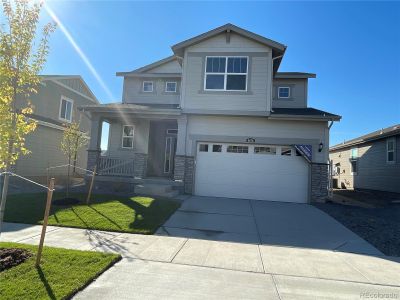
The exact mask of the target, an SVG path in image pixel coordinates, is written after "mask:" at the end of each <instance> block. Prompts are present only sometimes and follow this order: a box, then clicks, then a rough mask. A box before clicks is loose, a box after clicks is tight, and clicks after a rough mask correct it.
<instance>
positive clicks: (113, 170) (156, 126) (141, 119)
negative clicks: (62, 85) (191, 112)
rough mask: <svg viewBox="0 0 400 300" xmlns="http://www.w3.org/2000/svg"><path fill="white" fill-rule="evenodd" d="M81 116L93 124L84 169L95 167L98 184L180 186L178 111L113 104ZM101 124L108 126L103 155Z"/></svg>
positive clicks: (182, 159)
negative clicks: (101, 182) (108, 182)
mask: <svg viewBox="0 0 400 300" xmlns="http://www.w3.org/2000/svg"><path fill="white" fill-rule="evenodd" d="M81 110H82V111H83V112H84V113H87V114H88V115H89V117H90V119H91V132H90V136H91V138H90V144H89V146H88V169H94V167H95V166H96V167H97V173H98V174H99V176H98V180H103V181H112V182H127V183H133V184H144V183H150V184H157V183H158V184H170V185H172V186H180V187H183V186H184V182H185V167H186V156H185V140H186V125H187V119H186V116H184V115H182V114H181V110H180V109H178V108H176V107H175V108H174V107H154V106H144V105H134V104H112V105H93V106H86V107H82V108H81ZM103 122H107V123H108V124H109V134H108V141H107V144H108V147H107V150H106V151H104V150H103V151H102V150H101V147H100V145H101V138H102V127H103V126H102V125H103ZM182 190H183V188H182Z"/></svg>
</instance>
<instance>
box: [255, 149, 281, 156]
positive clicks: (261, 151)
mask: <svg viewBox="0 0 400 300" xmlns="http://www.w3.org/2000/svg"><path fill="white" fill-rule="evenodd" d="M254 153H255V154H273V155H275V154H276V148H275V147H254Z"/></svg>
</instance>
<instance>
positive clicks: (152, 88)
mask: <svg viewBox="0 0 400 300" xmlns="http://www.w3.org/2000/svg"><path fill="white" fill-rule="evenodd" d="M145 83H151V91H145V90H144V84H145ZM142 91H143V93H152V92H153V91H154V82H153V81H148V80H146V81H143V86H142Z"/></svg>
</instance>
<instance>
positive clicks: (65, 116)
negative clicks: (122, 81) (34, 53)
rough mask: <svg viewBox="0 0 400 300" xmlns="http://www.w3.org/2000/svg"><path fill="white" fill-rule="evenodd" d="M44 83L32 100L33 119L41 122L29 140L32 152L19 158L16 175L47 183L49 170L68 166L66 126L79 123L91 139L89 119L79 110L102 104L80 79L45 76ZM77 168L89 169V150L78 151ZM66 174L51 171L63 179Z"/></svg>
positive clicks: (58, 170) (27, 141) (27, 140)
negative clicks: (63, 144)
mask: <svg viewBox="0 0 400 300" xmlns="http://www.w3.org/2000/svg"><path fill="white" fill-rule="evenodd" d="M41 80H42V81H41V84H40V88H39V91H38V93H37V94H35V95H33V96H32V97H31V98H30V100H31V103H32V105H33V107H34V112H33V114H32V115H31V116H30V117H31V118H32V119H35V120H37V122H38V126H37V127H36V130H35V131H34V132H32V133H30V134H29V135H28V136H27V137H26V148H28V149H29V150H30V151H31V153H30V154H28V155H21V156H20V158H19V159H18V161H17V163H16V166H15V172H16V173H17V174H18V175H22V176H27V177H30V178H35V179H37V180H40V181H42V182H44V181H45V178H46V168H47V167H51V166H57V165H62V164H66V163H67V158H66V156H65V155H64V154H63V152H62V151H61V140H62V136H63V132H64V128H65V125H66V124H68V123H70V122H71V121H80V127H81V131H82V132H85V133H87V134H88V138H89V137H90V133H89V131H90V126H89V125H90V122H89V119H88V117H87V116H86V115H84V114H82V113H81V112H79V111H78V110H77V107H78V106H80V105H89V104H96V105H97V104H99V102H98V100H97V99H96V97H95V96H94V94H93V93H92V92H91V91H90V89H89V87H88V86H87V85H86V83H85V82H84V80H83V79H82V77H81V76H74V75H65V76H64V75H57V76H52V75H44V76H41ZM76 165H77V166H80V167H84V168H85V167H86V165H87V147H83V148H82V150H81V151H80V152H79V154H78V158H77V163H76ZM66 171H67V169H66V168H60V169H55V170H52V171H51V173H50V174H51V175H53V176H62V175H66Z"/></svg>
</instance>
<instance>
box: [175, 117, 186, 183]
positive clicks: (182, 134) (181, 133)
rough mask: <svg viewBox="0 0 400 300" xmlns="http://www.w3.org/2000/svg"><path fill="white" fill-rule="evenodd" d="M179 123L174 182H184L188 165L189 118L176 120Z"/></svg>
mask: <svg viewBox="0 0 400 300" xmlns="http://www.w3.org/2000/svg"><path fill="white" fill-rule="evenodd" d="M176 121H177V123H178V135H177V140H176V153H175V168H174V180H175V181H184V177H185V163H186V151H185V146H186V127H187V117H186V116H182V117H180V118H179V119H177V120H176Z"/></svg>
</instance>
